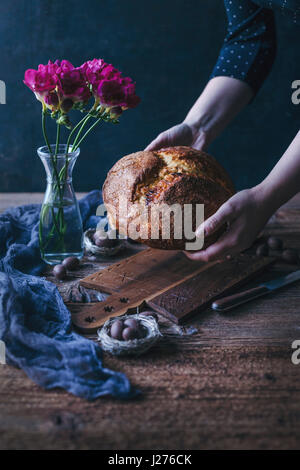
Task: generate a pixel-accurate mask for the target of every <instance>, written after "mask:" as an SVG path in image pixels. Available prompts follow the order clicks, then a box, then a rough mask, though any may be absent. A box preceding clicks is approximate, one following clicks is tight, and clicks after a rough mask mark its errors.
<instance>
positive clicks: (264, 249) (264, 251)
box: [256, 243, 269, 256]
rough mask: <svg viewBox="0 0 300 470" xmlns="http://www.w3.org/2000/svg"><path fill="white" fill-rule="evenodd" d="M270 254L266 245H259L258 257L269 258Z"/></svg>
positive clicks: (257, 249)
mask: <svg viewBox="0 0 300 470" xmlns="http://www.w3.org/2000/svg"><path fill="white" fill-rule="evenodd" d="M268 254H269V248H268V245H267V244H266V243H261V244H260V245H258V247H257V248H256V256H268Z"/></svg>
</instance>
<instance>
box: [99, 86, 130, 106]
mask: <svg viewBox="0 0 300 470" xmlns="http://www.w3.org/2000/svg"><path fill="white" fill-rule="evenodd" d="M97 96H98V98H99V100H100V103H101V104H103V105H105V106H124V101H125V93H124V89H123V87H122V80H120V79H113V80H102V81H101V82H100V83H99V85H98V88H97Z"/></svg>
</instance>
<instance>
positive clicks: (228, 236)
mask: <svg viewBox="0 0 300 470" xmlns="http://www.w3.org/2000/svg"><path fill="white" fill-rule="evenodd" d="M273 211H274V208H273V206H272V204H270V203H269V202H268V198H266V197H264V191H263V189H262V188H261V187H260V186H256V187H255V188H251V189H245V190H244V191H241V192H239V193H237V194H235V195H234V196H232V197H231V198H230V199H229V200H228V201H226V202H225V203H224V204H223V205H222V206H221V207H220V208H219V210H218V211H217V212H216V213H215V214H214V215H212V216H211V217H209V218H208V219H207V220H205V221H204V222H203V224H201V225H200V226H199V227H198V229H197V230H196V235H197V234H198V236H199V234H200V233H201V232H202V231H204V237H205V236H208V235H211V234H212V233H214V232H215V231H216V230H217V229H219V228H220V227H222V225H224V224H227V231H226V232H225V233H224V234H223V235H221V237H220V238H219V239H218V240H217V241H216V242H215V243H214V244H213V245H210V246H209V247H208V248H206V250H202V251H196V252H191V251H189V252H185V254H186V256H187V257H188V258H190V259H192V260H197V261H213V260H216V259H220V258H223V257H225V256H226V255H232V254H235V253H239V252H240V251H243V250H245V249H246V248H248V247H249V246H251V245H252V243H253V241H254V240H255V238H256V237H257V235H258V234H259V232H260V231H261V230H262V228H263V227H264V226H265V224H266V223H267V221H268V219H269V218H270V217H271V215H272V213H273ZM202 233H203V232H202Z"/></svg>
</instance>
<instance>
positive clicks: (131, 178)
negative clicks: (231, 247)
mask: <svg viewBox="0 0 300 470" xmlns="http://www.w3.org/2000/svg"><path fill="white" fill-rule="evenodd" d="M233 194H234V186H233V183H232V181H231V179H230V177H229V176H228V174H227V173H226V171H225V170H224V168H223V167H222V166H221V165H220V164H219V163H218V162H217V161H216V160H215V159H214V158H213V157H211V156H210V155H208V154H206V153H205V152H202V151H199V150H195V149H193V148H191V147H183V146H182V147H169V148H164V149H161V150H158V151H141V152H136V153H133V154H131V155H127V156H125V157H123V158H121V159H120V160H119V161H118V162H117V163H116V164H115V165H114V166H113V167H112V169H111V170H110V171H109V173H108V175H107V178H106V180H105V182H104V185H103V200H104V203H105V206H106V208H107V213H108V219H109V223H110V225H111V227H112V228H115V229H117V230H118V231H119V232H120V233H121V234H122V235H126V236H129V237H130V238H135V239H137V240H138V241H140V242H142V243H145V244H147V245H148V246H151V247H153V248H160V249H166V250H182V249H185V248H186V242H187V239H186V237H185V233H184V229H183V223H182V224H181V225H182V230H181V232H180V236H178V230H177V232H176V230H175V229H176V227H177V229H178V226H179V225H180V224H178V219H176V218H175V216H174V215H173V214H172V213H171V214H169V218H170V233H169V234H167V237H166V236H165V235H166V233H165V231H164V229H163V226H162V221H163V217H162V216H158V217H154V218H151V217H150V212H151V211H153V212H155V211H158V210H160V208H161V207H166V206H167V207H168V206H173V205H174V204H176V205H177V206H178V205H179V206H180V207H181V208H182V209H183V208H185V207H186V206H185V205H190V207H192V230H195V229H196V210H195V208H196V205H197V204H203V205H204V218H205V219H207V218H208V217H210V216H211V215H212V214H214V213H215V212H216V211H217V209H218V208H219V207H220V206H221V205H222V204H223V203H224V202H225V201H226V200H227V199H228V198H230V197H231V196H232V195H233ZM145 214H147V216H146V217H145ZM182 221H183V216H182ZM176 224H177V226H176ZM223 230H224V228H223ZM179 231H180V230H179ZM132 234H134V235H135V236H133V235H132ZM219 235H220V231H218V233H216V234H214V235H213V236H211V237H208V238H207V239H205V244H204V247H207V246H208V245H209V244H211V243H213V242H214V241H215V240H216V237H218V236H219ZM188 241H189V242H191V240H188Z"/></svg>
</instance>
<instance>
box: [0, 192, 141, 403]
mask: <svg viewBox="0 0 300 470" xmlns="http://www.w3.org/2000/svg"><path fill="white" fill-rule="evenodd" d="M100 202H101V194H100V191H92V192H91V193H89V194H88V195H87V196H86V197H85V198H83V199H82V200H81V201H79V206H80V211H81V215H82V220H83V225H84V228H87V227H91V226H95V225H96V221H97V220H99V218H96V216H94V215H93V214H95V212H96V208H97V206H98V205H99V203H100ZM39 212H40V205H38V204H34V205H27V206H22V207H16V208H13V209H9V210H8V211H6V212H5V213H3V214H2V215H0V339H1V340H2V341H4V342H5V345H6V361H7V363H8V364H11V365H14V366H17V367H20V368H22V369H23V370H24V371H25V372H26V374H27V375H28V377H30V378H31V379H32V380H33V381H34V382H36V383H37V384H38V385H40V386H42V387H44V388H46V389H52V388H54V387H60V388H63V389H65V390H67V391H68V392H70V393H73V394H74V395H77V396H79V397H82V398H86V399H88V400H94V399H95V398H97V397H100V396H103V395H112V396H114V397H117V398H122V399H127V398H132V397H134V396H135V395H136V394H137V393H138V392H137V391H136V390H135V389H134V388H133V387H132V386H131V384H130V382H129V380H128V379H127V377H126V376H125V375H124V374H122V373H119V372H114V371H112V370H109V369H105V368H104V367H103V366H102V363H101V349H100V347H99V346H98V345H97V344H96V343H94V342H93V341H90V340H88V339H86V338H83V337H82V336H80V335H78V334H77V333H75V332H74V331H72V326H71V321H70V313H69V311H68V309H67V308H66V306H65V305H64V303H63V300H62V298H61V296H60V294H59V292H58V290H57V288H56V286H55V285H54V284H52V283H51V282H48V281H46V280H45V278H43V277H37V275H38V274H40V273H41V272H42V270H43V268H44V267H45V264H44V262H43V261H42V259H41V256H40V251H39V241H38V222H39Z"/></svg>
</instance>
